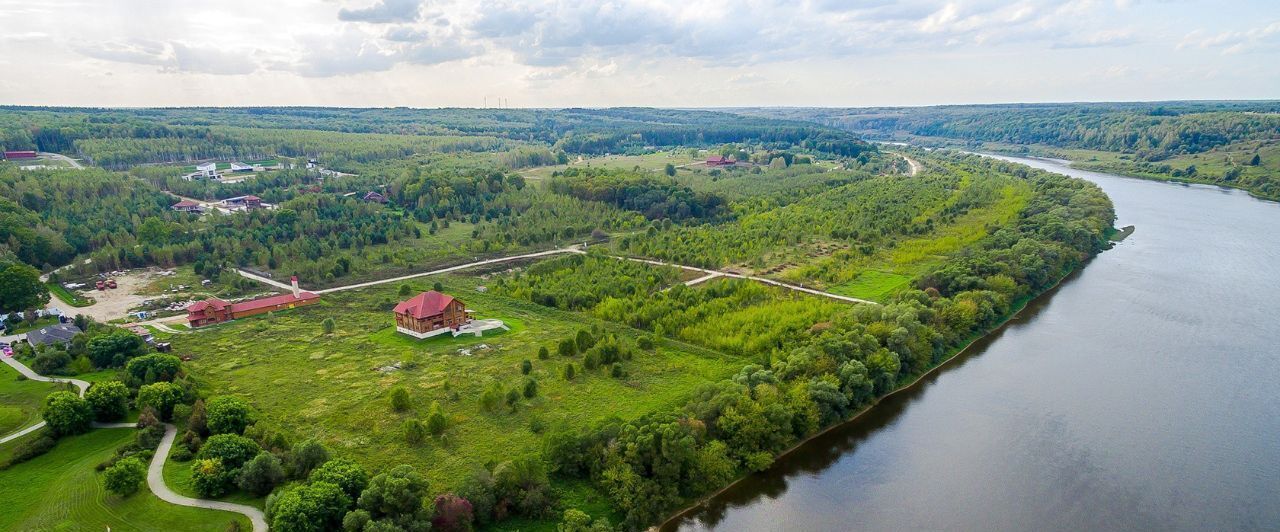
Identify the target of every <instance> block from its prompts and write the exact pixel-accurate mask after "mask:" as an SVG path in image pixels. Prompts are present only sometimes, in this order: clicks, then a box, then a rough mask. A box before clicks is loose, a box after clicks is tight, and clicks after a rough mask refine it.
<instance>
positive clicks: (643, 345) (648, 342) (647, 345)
mask: <svg viewBox="0 0 1280 532" xmlns="http://www.w3.org/2000/svg"><path fill="white" fill-rule="evenodd" d="M636 345H638V346H640V349H644V350H645V351H649V350H651V349H653V338H652V337H650V336H648V335H644V336H641V337H640V339H639V340H636Z"/></svg>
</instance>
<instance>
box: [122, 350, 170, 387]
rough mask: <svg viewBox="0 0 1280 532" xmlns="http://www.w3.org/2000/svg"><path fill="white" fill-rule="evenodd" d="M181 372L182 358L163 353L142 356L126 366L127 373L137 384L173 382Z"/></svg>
mask: <svg viewBox="0 0 1280 532" xmlns="http://www.w3.org/2000/svg"><path fill="white" fill-rule="evenodd" d="M181 372H182V360H180V359H178V357H176V356H173V355H166V354H163V353H152V354H150V355H143V356H140V357H138V358H135V359H133V360H130V361H129V363H128V364H127V365H126V366H125V373H127V374H128V375H129V378H130V379H132V380H133V382H134V383H136V384H152V383H155V382H172V381H173V379H175V378H177V377H178V374H179V373H181Z"/></svg>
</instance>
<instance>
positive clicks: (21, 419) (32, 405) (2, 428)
mask: <svg viewBox="0 0 1280 532" xmlns="http://www.w3.org/2000/svg"><path fill="white" fill-rule="evenodd" d="M58 389H59V386H58V385H55V384H50V383H47V382H38V381H33V380H29V379H19V378H18V372H17V371H16V370H14V369H13V368H11V367H9V365H8V364H0V436H4V435H6V434H9V433H11V432H15V431H17V430H18V429H21V428H23V427H26V426H28V425H33V424H35V423H37V422H39V421H40V407H41V405H43V404H44V398H45V396H46V395H49V394H50V393H53V392H56V391H58Z"/></svg>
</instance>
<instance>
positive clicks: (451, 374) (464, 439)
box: [169, 276, 743, 489]
mask: <svg viewBox="0 0 1280 532" xmlns="http://www.w3.org/2000/svg"><path fill="white" fill-rule="evenodd" d="M437 279H441V280H443V282H444V285H445V289H446V291H447V292H448V293H450V294H453V295H455V296H457V297H458V298H460V299H461V300H463V301H464V302H466V303H467V306H468V308H469V309H473V310H475V311H476V315H477V317H478V318H499V319H502V320H504V321H506V322H508V323H509V324H510V325H511V327H512V330H511V331H509V332H505V333H502V334H498V335H493V336H486V337H482V338H475V337H469V336H464V337H458V338H434V339H429V340H427V341H422V342H419V341H417V340H412V339H409V338H407V337H401V336H400V335H398V334H396V333H394V329H393V326H392V324H393V320H392V314H391V312H390V308H391V306H393V305H394V302H395V301H398V300H400V299H403V298H401V297H400V296H398V295H397V286H395V285H388V286H386V287H376V288H368V289H363V290H353V291H350V292H342V293H335V294H329V295H326V296H324V300H323V301H322V302H321V303H320V304H318V305H315V306H312V307H307V308H303V309H298V310H295V311H291V312H286V313H280V314H277V315H275V316H273V317H267V316H260V317H255V318H251V319H246V320H239V321H236V322H231V323H227V324H223V325H219V326H215V327H212V328H209V329H204V330H201V331H198V332H196V333H194V334H189V335H173V336H170V337H169V340H170V341H172V342H173V344H174V350H175V353H177V354H192V355H195V357H196V358H195V359H194V360H192V361H191V362H189V363H188V367H189V370H190V371H191V373H192V374H194V375H195V377H196V378H198V379H199V380H200V381H201V382H203V383H204V384H205V386H206V389H207V390H208V391H209V392H210V393H213V394H232V395H238V396H242V397H244V398H245V399H247V400H248V401H249V402H250V403H251V404H253V405H254V407H255V408H257V409H258V410H260V411H261V412H262V414H263V415H262V418H263V419H262V422H263V423H266V424H267V425H269V426H272V427H276V428H279V429H283V430H284V431H285V432H286V433H287V434H292V435H295V436H297V437H299V438H301V437H306V436H315V437H317V438H319V439H321V440H322V441H323V442H324V443H326V444H328V445H329V446H331V447H332V448H333V449H334V450H335V453H336V454H337V455H339V456H348V457H350V458H352V459H355V460H357V461H360V462H361V463H363V464H365V465H366V466H367V467H369V468H370V469H372V470H376V469H381V468H385V467H388V466H392V465H395V464H399V463H410V464H414V465H415V466H418V467H419V469H420V470H422V471H424V472H425V473H426V474H427V476H428V478H429V479H430V480H431V481H432V483H433V487H437V488H439V489H447V488H449V487H451V486H456V485H457V483H458V482H459V481H460V480H462V478H464V477H466V476H467V475H468V474H469V473H470V472H471V471H473V470H474V468H475V467H478V466H481V465H483V464H485V463H486V462H492V461H501V460H505V459H510V458H513V457H517V456H523V455H532V454H534V453H536V452H537V451H538V450H539V449H540V445H541V438H540V433H541V432H542V431H544V430H547V429H549V428H552V427H557V426H573V427H580V426H589V425H592V424H594V423H595V422H597V421H599V420H602V419H604V418H606V417H610V416H618V417H621V418H624V419H626V418H633V417H636V416H639V415H642V414H645V413H648V412H652V411H656V410H660V409H662V408H664V407H671V406H674V405H678V404H681V403H682V402H683V401H684V400H685V399H686V398H687V397H688V395H689V394H690V392H691V391H692V390H693V388H694V387H695V386H697V385H699V384H701V383H705V382H712V381H715V380H718V379H721V378H724V377H726V376H728V375H730V374H732V373H733V372H735V371H737V370H738V369H739V368H740V367H741V366H742V364H743V361H742V360H740V359H738V358H736V357H732V356H727V355H723V354H720V353H715V352H710V351H707V350H705V349H700V348H697V347H694V346H690V345H685V344H681V343H679V342H675V341H664V342H661V343H660V345H659V347H658V348H657V349H655V350H654V351H652V352H646V351H637V353H636V356H635V359H634V360H632V361H629V362H625V363H624V365H625V366H626V369H627V372H628V373H629V376H628V377H626V378H623V379H617V378H612V377H609V376H608V375H607V374H604V373H603V371H602V370H597V371H596V372H589V373H587V374H580V375H578V376H577V378H576V379H574V380H573V381H566V380H565V379H564V378H562V376H561V374H562V371H563V369H564V366H565V365H566V364H568V363H573V364H574V365H575V366H577V368H578V370H579V371H582V361H581V357H580V356H578V357H573V358H565V357H561V356H559V355H556V354H554V353H555V347H556V342H558V341H559V340H561V339H563V338H568V337H572V336H573V335H574V334H575V333H576V332H577V331H578V330H580V329H592V328H596V327H598V328H601V329H602V330H605V331H609V332H610V333H612V334H616V335H617V336H618V337H619V338H620V339H621V340H622V341H623V342H624V343H629V344H631V345H634V341H635V338H636V335H637V333H636V332H635V331H633V330H631V329H628V328H625V327H622V326H619V325H616V324H610V323H605V322H600V321H596V320H593V319H591V318H588V317H586V316H583V315H580V314H574V313H567V312H561V311H556V310H553V309H547V308H544V307H541V306H538V305H535V304H533V303H528V302H522V301H515V300H511V299H508V298H504V297H500V296H495V295H491V294H487V293H482V292H477V291H476V290H475V287H476V286H477V285H479V284H483V283H484V281H482V280H479V279H477V278H474V277H465V276H449V277H444V278H428V279H424V280H419V281H416V282H410V283H409V284H410V285H411V286H413V290H414V293H416V292H417V291H419V290H424V289H427V288H429V287H430V286H431V284H432V283H433V282H434V281H435V280H437ZM325 317H333V318H334V319H335V321H336V324H337V329H336V331H335V332H334V333H333V334H332V335H324V334H323V333H322V332H321V327H320V322H321V321H322V320H323V319H324V318H325ZM541 346H546V347H548V348H549V349H550V350H551V351H552V353H553V354H552V356H551V359H550V360H545V361H544V360H539V359H538V356H537V352H538V348H539V347H541ZM525 359H528V360H531V361H533V371H532V373H531V376H532V377H533V378H535V379H537V382H538V389H539V392H538V395H537V396H536V397H534V398H533V399H531V400H530V399H523V398H522V399H521V400H520V402H519V404H518V405H517V408H516V412H515V413H510V412H508V411H507V409H506V408H505V407H504V408H502V411H501V412H498V413H489V412H485V411H483V410H482V409H481V407H480V404H479V399H480V396H481V395H482V394H483V392H484V391H485V390H486V389H487V388H489V387H490V386H491V385H494V384H497V385H499V386H501V387H502V389H503V390H507V389H511V388H513V387H517V386H521V385H523V382H524V380H525V377H524V376H522V375H521V373H520V369H519V367H520V363H521V361H522V360H525ZM397 363H399V364H401V369H398V370H394V369H390V368H389V367H390V366H393V365H394V364H397ZM380 368H381V369H380ZM394 386H404V387H405V388H407V389H408V390H409V391H410V396H411V397H412V402H413V408H412V409H411V410H410V411H409V412H405V413H396V412H393V411H392V410H391V407H390V405H389V402H388V395H389V392H390V390H391V388H392V387H394ZM436 401H438V402H439V403H440V405H441V406H442V408H443V409H444V411H445V413H446V414H447V416H448V417H449V418H450V422H451V426H450V428H449V430H448V431H447V432H446V433H445V435H444V437H442V438H440V439H430V440H428V441H427V442H425V443H423V444H420V445H417V446H413V445H410V444H408V443H407V442H406V441H405V439H404V438H403V436H402V434H401V431H400V425H401V424H402V423H403V421H404V420H406V419H409V418H411V417H423V416H425V414H426V412H427V409H428V408H429V406H430V405H431V403H432V402H436ZM371 449H377V452H370V450H371Z"/></svg>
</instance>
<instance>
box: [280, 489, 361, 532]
mask: <svg viewBox="0 0 1280 532" xmlns="http://www.w3.org/2000/svg"><path fill="white" fill-rule="evenodd" d="M350 507H351V498H350V497H348V496H347V494H346V493H343V492H342V489H341V488H339V487H338V486H337V485H335V484H331V483H328V482H313V483H311V484H306V485H302V486H294V487H292V488H289V489H287V490H285V491H283V492H281V493H280V494H279V495H278V496H276V497H273V498H271V500H270V501H269V502H268V504H267V516H268V518H269V519H270V520H271V529H272V530H276V531H279V532H309V531H320V530H338V529H340V528H342V521H343V519H342V518H343V516H344V515H346V513H347V509H349V508H350Z"/></svg>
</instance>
